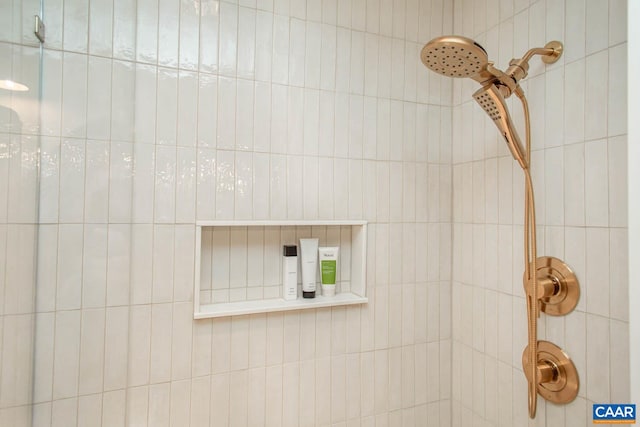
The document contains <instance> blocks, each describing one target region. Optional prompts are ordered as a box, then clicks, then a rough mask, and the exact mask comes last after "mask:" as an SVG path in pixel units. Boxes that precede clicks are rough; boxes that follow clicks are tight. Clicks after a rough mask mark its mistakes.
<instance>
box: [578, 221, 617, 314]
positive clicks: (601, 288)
mask: <svg viewBox="0 0 640 427" xmlns="http://www.w3.org/2000/svg"><path fill="white" fill-rule="evenodd" d="M586 235H587V239H586V262H587V267H586V270H576V271H585V280H584V285H585V291H586V292H585V294H586V300H587V305H586V306H587V312H588V313H593V314H599V315H601V316H609V313H610V310H609V289H610V284H609V271H610V268H611V266H610V261H609V255H608V254H609V232H608V230H607V229H605V228H587V232H586Z"/></svg>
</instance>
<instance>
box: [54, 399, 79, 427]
mask: <svg viewBox="0 0 640 427" xmlns="http://www.w3.org/2000/svg"><path fill="white" fill-rule="evenodd" d="M77 418H78V399H77V398H72V399H60V400H56V401H54V402H53V403H52V404H51V426H52V427H63V426H66V425H69V423H72V424H75V423H76V420H77Z"/></svg>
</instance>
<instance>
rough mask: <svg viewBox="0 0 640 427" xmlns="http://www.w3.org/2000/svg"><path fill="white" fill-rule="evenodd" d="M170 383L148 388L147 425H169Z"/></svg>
mask: <svg viewBox="0 0 640 427" xmlns="http://www.w3.org/2000/svg"><path fill="white" fill-rule="evenodd" d="M170 388H171V383H161V384H155V385H150V386H149V424H150V425H154V426H162V427H166V426H168V425H169V411H170V406H169V402H170V398H171V397H170V396H171V391H170Z"/></svg>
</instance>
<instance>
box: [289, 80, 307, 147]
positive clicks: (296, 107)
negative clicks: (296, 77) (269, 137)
mask: <svg viewBox="0 0 640 427" xmlns="http://www.w3.org/2000/svg"><path fill="white" fill-rule="evenodd" d="M287 110H288V111H287V136H286V141H287V154H294V155H299V154H303V152H304V89H302V88H297V87H289V90H288V93H287Z"/></svg>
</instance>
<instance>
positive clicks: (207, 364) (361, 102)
mask: <svg viewBox="0 0 640 427" xmlns="http://www.w3.org/2000/svg"><path fill="white" fill-rule="evenodd" d="M452 13H453V8H452V5H451V3H449V2H443V1H440V0H432V1H427V0H425V1H417V0H408V1H405V0H401V1H398V0H393V1H391V0H353V1H342V0H340V1H338V0H324V1H322V2H321V1H316V0H309V1H305V0H275V1H270V0H241V1H239V2H226V1H213V0H201V1H192V0H188V1H187V0H184V1H178V0H138V1H137V2H130V1H125V0H102V1H94V0H92V1H90V2H89V1H88V0H65V1H63V0H57V1H51V0H47V1H45V16H46V19H47V37H48V39H47V45H46V49H45V53H44V56H45V58H44V74H43V76H44V83H43V91H44V100H43V104H42V108H43V112H42V126H43V130H42V131H43V133H44V134H45V135H46V136H45V137H43V141H42V182H41V199H40V204H41V205H40V222H41V227H40V233H39V238H40V243H39V245H40V253H41V256H40V259H39V263H38V275H39V278H40V279H39V283H38V293H37V309H38V318H37V321H38V332H37V345H36V353H35V355H36V356H35V358H36V361H35V385H34V401H35V408H34V425H38V426H48V425H51V426H69V425H78V426H95V425H123V424H127V425H153V426H164V425H173V426H185V425H188V424H190V425H192V426H203V425H212V426H226V425H230V426H242V425H248V426H255V425H268V426H277V425H285V426H298V425H299V426H306V425H319V426H325V425H326V426H328V425H335V426H352V425H363V426H372V425H376V426H384V425H389V426H399V425H404V426H411V425H443V426H445V425H449V424H450V413H451V411H450V396H451V390H450V372H451V371H450V369H451V366H450V364H451V360H452V359H451V341H450V330H451V327H450V319H451V313H450V310H449V307H450V306H451V303H450V298H451V291H450V283H449V280H450V271H451V269H450V241H451V239H450V236H451V225H450V218H451V204H450V200H451V198H450V194H451V176H452V173H451V171H452V169H451V148H450V147H451V144H450V141H451V129H452V126H451V107H450V105H451V87H452V86H451V85H452V83H451V82H450V81H448V80H445V79H440V78H439V77H437V76H432V75H430V74H429V73H427V72H425V70H424V69H423V67H422V65H421V64H420V62H419V59H418V54H419V50H420V48H421V46H422V42H423V41H424V40H427V39H429V38H431V37H433V36H435V35H438V34H442V33H448V32H450V31H451V25H452V23H453V19H452ZM252 218H253V219H365V220H368V221H370V223H371V226H370V227H369V230H370V235H369V239H368V241H369V248H368V253H369V254H371V256H370V258H369V259H368V263H367V266H368V286H369V291H368V296H369V301H370V302H369V304H368V305H366V306H363V307H350V308H344V307H336V308H333V309H319V310H311V311H304V312H291V313H286V314H283V313H273V314H268V315H264V314H262V315H252V316H240V317H233V318H224V319H217V320H202V321H194V320H193V318H192V316H193V302H192V301H193V280H194V266H193V263H194V244H195V235H194V224H195V222H196V221H198V220H213V219H252Z"/></svg>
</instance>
